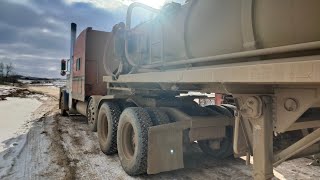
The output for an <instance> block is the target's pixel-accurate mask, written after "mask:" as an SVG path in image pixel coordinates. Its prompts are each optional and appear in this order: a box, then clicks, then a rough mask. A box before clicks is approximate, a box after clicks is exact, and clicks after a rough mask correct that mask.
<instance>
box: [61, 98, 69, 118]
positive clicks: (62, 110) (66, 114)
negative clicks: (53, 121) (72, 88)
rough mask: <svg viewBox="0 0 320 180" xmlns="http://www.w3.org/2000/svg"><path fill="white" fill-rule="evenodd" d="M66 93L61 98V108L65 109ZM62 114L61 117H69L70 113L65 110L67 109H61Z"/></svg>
mask: <svg viewBox="0 0 320 180" xmlns="http://www.w3.org/2000/svg"><path fill="white" fill-rule="evenodd" d="M64 99H65V98H64V93H62V94H61V97H60V106H61V108H63V106H64V104H65V103H66V102H64ZM60 114H61V116H64V117H65V116H68V113H67V110H65V109H60Z"/></svg>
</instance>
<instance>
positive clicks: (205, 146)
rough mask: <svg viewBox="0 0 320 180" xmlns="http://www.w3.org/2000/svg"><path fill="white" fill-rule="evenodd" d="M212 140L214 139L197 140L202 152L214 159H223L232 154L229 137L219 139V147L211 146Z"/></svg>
mask: <svg viewBox="0 0 320 180" xmlns="http://www.w3.org/2000/svg"><path fill="white" fill-rule="evenodd" d="M213 141H215V140H202V141H199V142H198V144H199V147H200V149H201V150H202V151H203V152H204V153H206V154H208V155H210V156H212V157H214V158H216V159H225V158H227V157H230V156H232V155H233V147H232V141H230V139H229V138H223V139H222V140H221V141H220V149H213V148H211V146H210V144H211V142H213Z"/></svg>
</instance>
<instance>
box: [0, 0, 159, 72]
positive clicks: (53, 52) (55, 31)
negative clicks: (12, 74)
mask: <svg viewBox="0 0 320 180" xmlns="http://www.w3.org/2000/svg"><path fill="white" fill-rule="evenodd" d="M141 1H144V2H147V3H149V5H152V6H155V7H160V6H161V4H162V3H163V2H164V1H165V0H141ZM131 2H132V1H131V0H0V62H4V63H9V62H12V63H13V65H14V67H15V71H16V73H17V74H22V75H28V76H38V77H61V76H60V71H59V69H60V59H62V58H68V57H69V46H70V45H69V41H70V40H69V39H70V23H71V22H75V23H77V24H78V33H79V32H80V31H82V30H83V29H84V28H86V27H93V29H97V30H103V31H110V30H111V28H112V26H113V25H114V24H116V23H118V22H120V21H124V19H125V13H126V9H127V6H128V5H129V4H130V3H131Z"/></svg>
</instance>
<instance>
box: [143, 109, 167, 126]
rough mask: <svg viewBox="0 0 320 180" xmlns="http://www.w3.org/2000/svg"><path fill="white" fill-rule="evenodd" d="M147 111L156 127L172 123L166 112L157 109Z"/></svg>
mask: <svg viewBox="0 0 320 180" xmlns="http://www.w3.org/2000/svg"><path fill="white" fill-rule="evenodd" d="M146 110H147V112H148V114H149V116H150V118H151V121H152V124H153V125H154V126H157V125H162V124H168V123H170V119H169V116H168V115H167V114H166V113H165V112H163V111H161V110H159V109H157V108H146Z"/></svg>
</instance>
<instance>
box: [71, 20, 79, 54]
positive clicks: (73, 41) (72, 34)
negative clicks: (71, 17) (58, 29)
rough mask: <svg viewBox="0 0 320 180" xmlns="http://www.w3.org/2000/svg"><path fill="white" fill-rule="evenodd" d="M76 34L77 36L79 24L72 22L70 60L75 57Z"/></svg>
mask: <svg viewBox="0 0 320 180" xmlns="http://www.w3.org/2000/svg"><path fill="white" fill-rule="evenodd" d="M76 36H77V24H76V23H71V38H70V60H72V59H73V50H74V45H75V43H76Z"/></svg>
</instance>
